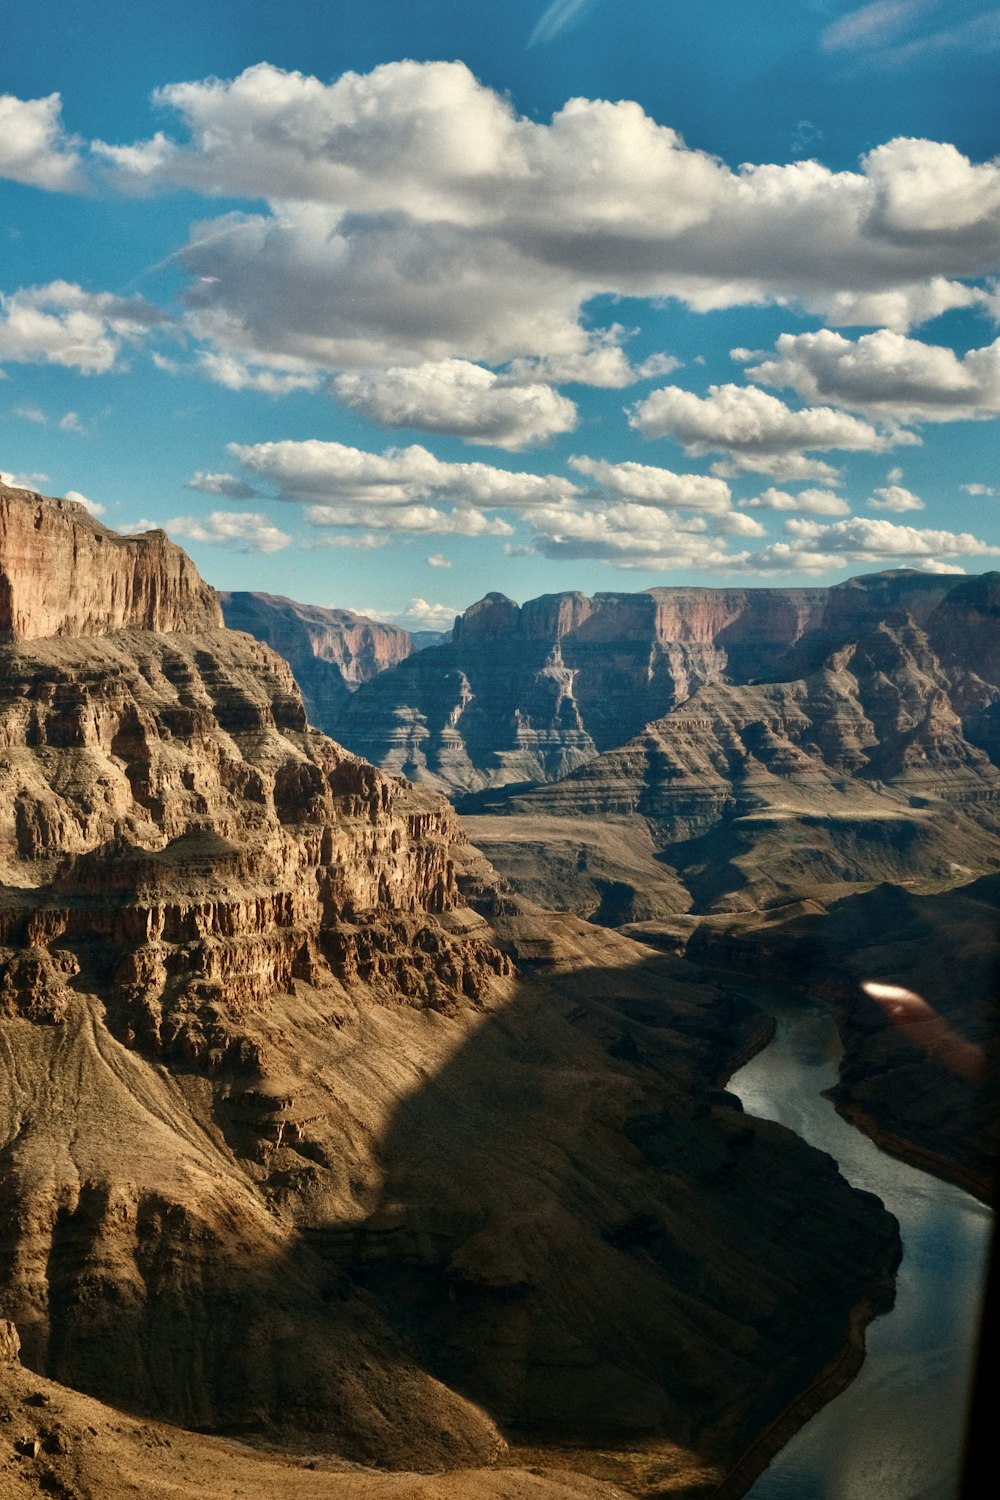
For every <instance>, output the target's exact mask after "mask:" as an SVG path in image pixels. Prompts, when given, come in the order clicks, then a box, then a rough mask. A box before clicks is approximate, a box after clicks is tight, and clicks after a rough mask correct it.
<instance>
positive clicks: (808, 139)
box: [791, 120, 824, 156]
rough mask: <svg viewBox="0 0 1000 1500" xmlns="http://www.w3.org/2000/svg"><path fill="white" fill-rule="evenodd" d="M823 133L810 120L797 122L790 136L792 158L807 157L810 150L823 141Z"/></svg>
mask: <svg viewBox="0 0 1000 1500" xmlns="http://www.w3.org/2000/svg"><path fill="white" fill-rule="evenodd" d="M823 134H824V133H823V131H822V130H820V128H819V126H818V125H814V124H813V122H812V120H799V122H798V124H797V125H796V126H795V130H794V132H793V134H792V142H791V152H792V155H793V156H808V155H811V153H812V148H813V147H814V146H816V145H818V144H819V142H820V141H821V140H822V139H823Z"/></svg>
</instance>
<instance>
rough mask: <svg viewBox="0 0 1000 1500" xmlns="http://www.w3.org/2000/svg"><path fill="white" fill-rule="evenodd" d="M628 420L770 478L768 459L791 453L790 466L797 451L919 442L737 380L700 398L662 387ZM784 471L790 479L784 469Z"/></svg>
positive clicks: (866, 449)
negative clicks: (791, 402)
mask: <svg viewBox="0 0 1000 1500" xmlns="http://www.w3.org/2000/svg"><path fill="white" fill-rule="evenodd" d="M629 425H630V426H631V427H635V428H637V429H638V430H639V431H640V432H641V433H642V435H643V437H646V438H660V437H672V438H674V439H675V440H676V441H677V442H679V443H680V444H681V446H682V447H683V448H684V450H685V452H686V453H690V454H694V455H701V454H705V453H713V452H724V453H726V454H727V456H728V457H729V459H730V460H734V461H735V462H736V463H738V464H739V465H740V467H742V468H745V469H749V470H755V471H757V472H759V473H766V474H774V477H779V475H778V474H776V473H775V470H774V468H773V467H772V465H773V463H774V461H778V464H779V465H781V464H783V463H784V461H785V460H787V459H790V458H791V459H792V460H793V466H794V464H797V463H798V461H799V459H800V458H801V454H802V450H805V451H808V450H811V449H817V448H818V449H827V448H836V449H846V450H851V451H853V452H861V453H883V452H885V450H886V449H888V448H893V447H895V446H896V445H897V444H900V443H918V442H919V441H920V439H919V438H917V437H915V436H914V435H913V434H912V433H909V432H901V431H898V430H893V431H879V430H877V429H876V428H875V427H873V426H871V424H870V423H868V422H863V421H861V420H859V418H857V417H854V416H850V415H848V414H847V413H846V412H843V411H838V410H836V409H835V408H833V407H830V406H818V407H806V408H804V409H802V410H799V411H795V410H793V409H792V408H791V407H789V406H786V405H785V403H784V402H783V401H779V400H778V398H777V397H776V396H770V395H768V394H767V393H766V392H765V391H761V390H759V389H757V387H755V386H739V385H713V386H710V387H709V391H708V395H707V396H698V395H696V394H695V393H694V392H693V391H687V390H684V389H682V387H680V386H676V385H670V386H664V387H663V389H662V390H658V391H654V392H653V393H652V395H650V396H647V397H646V399H645V400H644V401H639V402H637V403H636V404H635V405H634V406H633V407H632V408H631V409H630V411H629ZM718 472H719V471H718V470H716V473H718ZM800 472H801V471H800ZM784 473H785V474H786V475H787V477H789V478H791V477H794V476H793V475H792V474H790V473H788V470H787V467H786V468H785V470H784ZM803 477H812V475H811V474H810V475H809V476H805V475H803Z"/></svg>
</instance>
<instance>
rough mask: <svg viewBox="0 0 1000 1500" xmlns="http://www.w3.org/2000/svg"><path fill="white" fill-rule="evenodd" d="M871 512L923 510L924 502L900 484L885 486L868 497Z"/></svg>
mask: <svg viewBox="0 0 1000 1500" xmlns="http://www.w3.org/2000/svg"><path fill="white" fill-rule="evenodd" d="M868 504H869V505H870V506H871V508H872V510H891V511H895V512H897V513H901V512H903V511H906V510H923V508H924V502H923V501H922V500H921V499H920V497H919V496H918V495H915V494H914V493H913V491H912V490H908V489H906V488H905V487H904V486H903V485H901V484H887V485H883V486H882V487H881V488H880V489H877V490H876V491H875V493H874V494H873V495H871V496H870V497H869V500H868Z"/></svg>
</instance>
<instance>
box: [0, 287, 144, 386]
mask: <svg viewBox="0 0 1000 1500" xmlns="http://www.w3.org/2000/svg"><path fill="white" fill-rule="evenodd" d="M165 321H166V317H165V314H164V313H162V312H161V311H160V310H159V309H158V308H156V307H154V306H153V305H152V304H151V303H149V302H147V301H145V299H144V298H142V297H116V296H115V295H114V294H113V293H111V292H85V291H84V290H83V288H82V287H80V286H77V285H76V284H75V283H73V282H68V281H52V282H49V283H48V284H47V285H46V286H36V287H24V288H22V289H21V290H20V291H16V292H12V293H11V294H10V295H9V296H4V295H3V293H0V364H3V363H5V362H9V363H14V364H18V363H19V364H52V365H63V366H66V367H68V368H72V369H76V370H80V371H81V372H82V373H83V374H85V375H103V374H106V373H107V372H108V371H109V370H111V369H113V368H114V366H115V364H116V361H117V359H118V355H119V352H120V350H121V347H122V344H123V343H124V342H126V341H128V342H131V341H134V340H136V339H138V338H139V337H141V336H142V335H143V334H145V333H146V332H147V331H148V330H149V329H150V328H152V327H154V326H155V325H156V324H159V323H163V322H165Z"/></svg>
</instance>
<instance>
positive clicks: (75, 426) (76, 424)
mask: <svg viewBox="0 0 1000 1500" xmlns="http://www.w3.org/2000/svg"><path fill="white" fill-rule="evenodd" d="M59 430H60V431H61V432H76V433H79V434H80V435H81V436H82V435H83V434H84V433H85V432H86V430H87V429H86V428H85V427H84V425H83V423H82V422H81V421H80V414H79V412H75V411H68V412H66V414H65V416H62V417H60V418H59Z"/></svg>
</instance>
